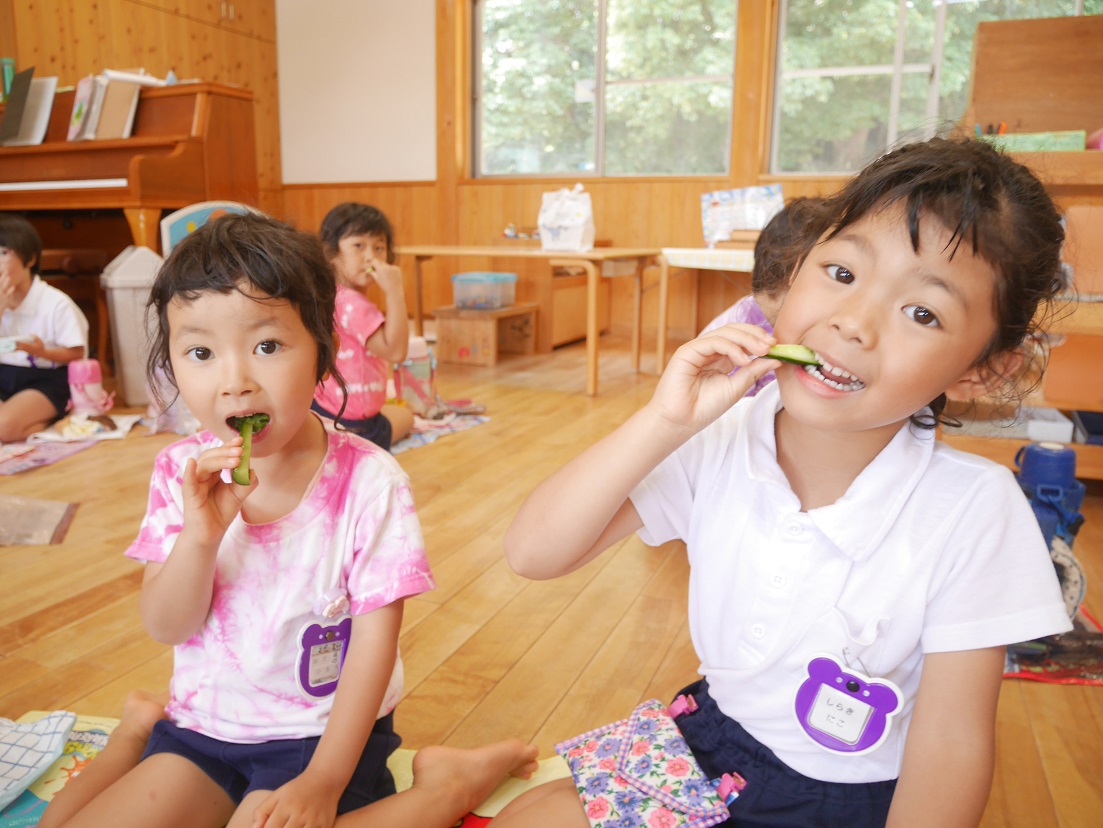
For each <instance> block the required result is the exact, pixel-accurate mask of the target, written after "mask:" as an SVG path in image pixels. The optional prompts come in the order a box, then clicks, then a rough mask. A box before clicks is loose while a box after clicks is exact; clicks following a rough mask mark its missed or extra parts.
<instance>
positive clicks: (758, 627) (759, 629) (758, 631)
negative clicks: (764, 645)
mask: <svg viewBox="0 0 1103 828" xmlns="http://www.w3.org/2000/svg"><path fill="white" fill-rule="evenodd" d="M751 635H753V636H754V637H755V638H762V636H764V635H766V627H764V626H763V625H762V624H755V625H754V626H752V627H751Z"/></svg>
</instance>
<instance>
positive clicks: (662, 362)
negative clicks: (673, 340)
mask: <svg viewBox="0 0 1103 828" xmlns="http://www.w3.org/2000/svg"><path fill="white" fill-rule="evenodd" d="M655 262H656V264H658V266H659V321H658V333H657V338H658V340H659V344H658V347H657V348H656V349H655V373H656V374H660V375H661V374H662V372H663V368H665V367H666V317H667V304H668V302H669V301H670V263H669V262H668V261H667V260H666V256H656V257H655Z"/></svg>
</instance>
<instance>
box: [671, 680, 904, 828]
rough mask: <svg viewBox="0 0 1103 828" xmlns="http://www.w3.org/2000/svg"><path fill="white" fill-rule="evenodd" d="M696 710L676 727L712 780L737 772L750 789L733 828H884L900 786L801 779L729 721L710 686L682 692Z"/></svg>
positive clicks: (737, 805) (737, 804)
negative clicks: (690, 698) (717, 703)
mask: <svg viewBox="0 0 1103 828" xmlns="http://www.w3.org/2000/svg"><path fill="white" fill-rule="evenodd" d="M682 693H683V694H685V695H687V696H688V695H692V696H693V698H694V700H695V701H696V702H697V710H695V711H693V712H692V713H687V714H685V715H683V716H679V717H678V718H677V719H676V720H675V721H677V723H678V728H679V729H680V730H681V731H682V735H683V736H684V737H685V740H686V743H687V744H688V745H689V747H690V749H691V750H692V751H693V755H694V756H695V757H697V761H698V762H699V763H700V765H701V769H702V770H703V771H704V772H705V774H706V775H707V776H708V777H709V778H710V779H716V778H719V777H720V776H722V775H724V774H725V773H730V772H732V771H735V772H736V773H738V774H739V775H740V776H742V777H743V778H744V779H746V780H747V787H746V788H745V789H744V790H743V791H742V792H741V793H740V794H739V798H738V799H736V800H735V801H734V802H732V804H731V806H730V807H729V810H730V811H731V815H732V817H731V819H729V820H728V821H727V822H724V823H722V825H724V826H728V827H729V828H735V826H739V828H752V826H766V825H769V826H791V828H819V827H820V826H822V828H836V826H840V825H845V826H846V827H847V828H874V826H877V827H878V828H884V825H885V821H886V820H887V819H888V814H889V805H891V804H892V794H893V791H895V790H896V780H895V779H892V780H889V781H887V782H867V783H861V784H849V783H842V782H821V781H820V780H818V779H811V778H810V777H807V776H804V775H803V774H800V773H797V772H796V771H795V770H793V769H792V768H790V767H789V766H788V765H786V764H785V763H784V762H782V761H781V760H780V759H778V758H777V757H776V756H775V755H774V752H773V751H772V750H770V749H769V748H768V747H766V746H765V745H763V744H762V743H761V742H759V741H758V740H757V739H755V738H754V737H753V736H751V735H750V734H749V733H748V732H747V731H746V730H744V729H743V727H742V726H741V725H740V724H739V723H738V722H736V721H735V720H734V719H729V718H728V717H727V716H725V715H724V714H723V713H722V712H721V711H720V708H719V707H717V706H716V702H715V701H714V700H713V698H712V696H710V695H709V692H708V682H707V681H705V680H704V679H702V680H701V681H698V682H695V683H694V684H691V685H690V686H689V687H687V688H685V689H684V690H682Z"/></svg>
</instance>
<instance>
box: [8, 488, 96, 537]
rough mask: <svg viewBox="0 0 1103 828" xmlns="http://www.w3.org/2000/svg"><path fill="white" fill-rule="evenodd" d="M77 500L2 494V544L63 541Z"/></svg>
mask: <svg viewBox="0 0 1103 828" xmlns="http://www.w3.org/2000/svg"><path fill="white" fill-rule="evenodd" d="M76 511H77V504H76V503H63V502H61V501H60V500H39V499H38V498H34V497H14V496H10V495H0V546H15V545H16V544H26V545H28V546H39V545H43V544H50V543H61V542H62V540H64V539H65V533H66V532H68V531H69V524H70V523H72V521H73V514H74V513H75V512H76Z"/></svg>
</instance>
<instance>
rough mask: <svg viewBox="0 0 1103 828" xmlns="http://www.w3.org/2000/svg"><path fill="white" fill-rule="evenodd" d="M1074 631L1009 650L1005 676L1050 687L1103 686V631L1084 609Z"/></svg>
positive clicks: (1036, 640) (1011, 647)
mask: <svg viewBox="0 0 1103 828" xmlns="http://www.w3.org/2000/svg"><path fill="white" fill-rule="evenodd" d="M1072 627H1073V628H1072V630H1070V631H1069V632H1067V633H1060V634H1059V635H1047V636H1046V637H1045V638H1036V639H1035V640H1033V641H1023V642H1022V643H1020V644H1012V645H1011V646H1010V647H1008V648H1007V656H1006V658H1005V659H1004V668H1003V677H1004V678H1013V679H1028V680H1030V681H1041V682H1046V683H1047V684H1089V685H1095V686H1101V685H1103V632H1101V631H1100V626H1099V622H1098V621H1096V620H1095V618H1093V617H1092V615H1091V614H1090V613H1089V612H1088V611H1087V610H1086V609H1084V608H1083V607H1081V608H1080V611H1079V612H1077V613H1076V617H1075V618H1073V619H1072Z"/></svg>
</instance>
